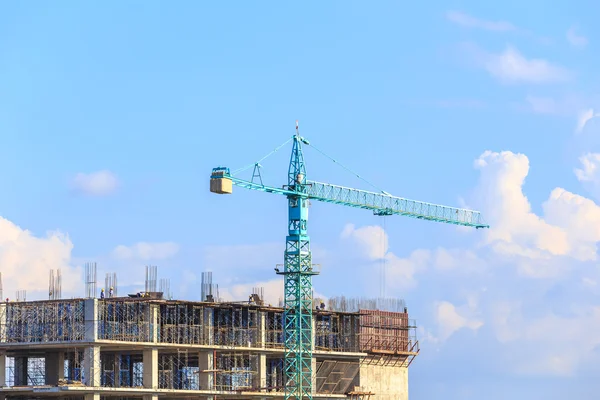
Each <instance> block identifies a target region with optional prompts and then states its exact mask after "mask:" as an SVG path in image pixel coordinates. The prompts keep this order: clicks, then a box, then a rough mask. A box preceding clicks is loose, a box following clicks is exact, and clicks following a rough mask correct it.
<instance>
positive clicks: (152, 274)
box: [145, 265, 158, 293]
mask: <svg viewBox="0 0 600 400" xmlns="http://www.w3.org/2000/svg"><path fill="white" fill-rule="evenodd" d="M157 270H158V267H157V266H156V265H146V285H145V291H146V293H154V292H156V276H157Z"/></svg>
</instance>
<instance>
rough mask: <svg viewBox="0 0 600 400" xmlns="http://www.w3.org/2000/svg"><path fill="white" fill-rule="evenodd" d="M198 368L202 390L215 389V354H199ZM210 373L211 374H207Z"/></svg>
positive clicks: (210, 352)
mask: <svg viewBox="0 0 600 400" xmlns="http://www.w3.org/2000/svg"><path fill="white" fill-rule="evenodd" d="M198 367H199V369H200V390H212V389H213V385H214V382H213V377H214V373H213V372H212V370H213V369H214V352H213V351H212V350H206V351H201V352H200V353H198ZM206 371H210V372H206Z"/></svg>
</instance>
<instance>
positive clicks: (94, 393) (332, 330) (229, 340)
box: [0, 297, 419, 400]
mask: <svg viewBox="0 0 600 400" xmlns="http://www.w3.org/2000/svg"><path fill="white" fill-rule="evenodd" d="M282 317H283V310H282V309H281V308H277V307H267V306H262V305H260V304H257V303H251V302H248V303H212V302H190V301H177V300H162V299H153V298H129V297H126V298H106V299H92V298H89V299H71V300H48V301H29V302H9V303H2V304H0V398H5V399H38V398H39V399H42V398H53V399H58V398H64V399H72V400H73V399H85V400H92V399H93V400H100V399H114V400H116V399H123V400H125V399H144V400H155V399H159V398H160V399H211V400H213V399H214V400H217V399H280V398H283V387H284V380H283V377H284V374H283V326H282ZM313 328H314V329H313V330H314V336H313V349H314V350H313V386H314V398H316V399H318V398H323V399H325V398H327V399H334V398H340V399H343V398H353V399H363V398H364V399H367V398H369V399H371V400H392V399H393V400H405V399H407V398H408V366H409V365H410V363H411V362H412V360H413V358H414V357H415V356H416V355H417V354H418V351H419V345H418V341H417V340H416V338H415V326H414V323H411V322H410V321H409V319H408V313H407V310H406V309H404V312H390V311H379V310H357V311H355V312H340V311H330V310H315V311H314V314H313Z"/></svg>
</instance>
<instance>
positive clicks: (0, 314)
mask: <svg viewBox="0 0 600 400" xmlns="http://www.w3.org/2000/svg"><path fill="white" fill-rule="evenodd" d="M0 301H4V299H0ZM6 326H7V325H6V303H0V343H6V339H7V338H6V336H7V332H6Z"/></svg>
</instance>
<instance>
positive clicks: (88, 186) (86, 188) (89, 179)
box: [71, 170, 119, 197]
mask: <svg viewBox="0 0 600 400" xmlns="http://www.w3.org/2000/svg"><path fill="white" fill-rule="evenodd" d="M71 186H72V188H73V190H75V191H76V192H78V193H80V194H83V195H86V196H98V197H99V196H108V195H110V194H113V193H114V192H115V191H116V190H117V188H118V186H119V180H118V178H117V176H116V175H115V174H113V173H112V172H110V171H108V170H102V171H97V172H91V173H89V174H86V173H82V172H80V173H78V174H77V175H75V177H74V178H73V180H72V181H71Z"/></svg>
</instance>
